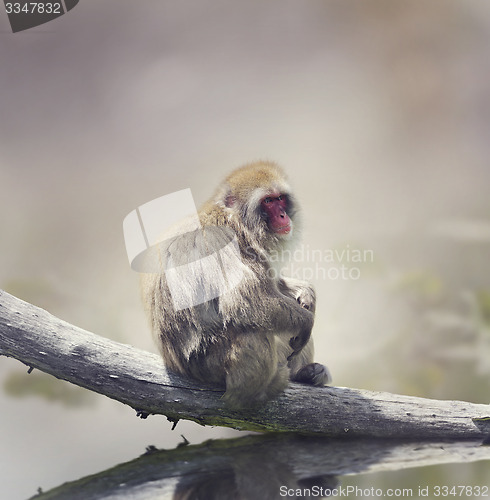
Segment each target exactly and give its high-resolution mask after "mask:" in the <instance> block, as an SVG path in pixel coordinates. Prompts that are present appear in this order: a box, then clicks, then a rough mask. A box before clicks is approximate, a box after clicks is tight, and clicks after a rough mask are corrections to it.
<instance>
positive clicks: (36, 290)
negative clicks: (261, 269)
mask: <svg viewBox="0 0 490 500" xmlns="http://www.w3.org/2000/svg"><path fill="white" fill-rule="evenodd" d="M0 37H1V38H0V40H1V43H0V64H1V72H0V109H1V117H2V120H1V123H0V203H1V207H2V215H1V216H0V242H1V246H0V252H1V254H0V256H1V267H0V287H1V288H3V289H5V290H7V291H8V292H10V293H12V294H14V295H16V296H18V297H20V298H22V299H24V300H26V301H28V302H31V303H33V304H35V305H37V306H40V307H42V308H45V309H47V310H48V311H50V312H51V313H53V314H55V315H56V316H58V317H61V318H62V319H64V320H66V321H69V322H71V323H74V324H75V325H77V326H80V327H82V328H85V329H87V330H90V331H92V332H95V333H97V334H100V335H103V336H107V337H110V338H112V339H115V340H118V341H121V342H124V343H129V344H132V345H134V346H137V347H139V348H143V349H147V350H151V351H154V352H156V349H155V348H154V346H153V344H152V340H151V336H150V332H149V329H148V326H147V323H146V319H145V317H144V315H143V311H142V307H141V304H140V300H139V291H138V276H137V274H136V273H135V272H133V271H132V270H131V269H130V267H129V263H128V260H127V256H126V252H125V247H124V239H123V232H122V221H123V219H124V217H125V216H126V215H127V214H128V213H129V212H131V211H132V210H133V209H134V208H136V207H137V206H139V205H141V204H143V203H145V202H147V201H150V200H152V199H154V198H157V197H159V196H162V195H165V194H168V193H171V192H174V191H177V190H180V189H183V188H187V187H189V188H191V189H192V192H193V195H194V199H195V200H196V203H197V204H198V205H199V204H201V203H202V202H204V201H205V200H206V199H207V198H208V197H209V196H210V195H211V194H212V192H213V190H214V188H215V186H216V184H217V183H218V182H219V181H220V180H221V178H222V177H223V176H224V175H225V174H227V173H228V172H229V171H230V170H231V169H233V168H235V167H238V166H240V165H242V164H244V163H247V162H250V161H253V160H258V159H269V160H273V161H277V162H278V163H280V164H281V165H282V166H283V167H284V168H285V169H286V170H287V172H288V174H289V177H290V179H291V183H292V184H293V186H295V188H296V192H297V197H298V198H299V200H300V202H301V205H302V212H303V219H304V231H303V236H302V240H303V244H304V246H303V247H302V248H303V249H304V250H305V249H306V251H305V253H304V257H303V259H302V262H294V266H295V267H298V268H300V269H301V268H303V269H308V270H309V271H308V272H310V275H309V277H311V280H312V281H313V282H314V284H315V286H316V288H317V293H318V307H317V317H316V318H317V319H316V323H315V329H314V337H315V341H316V351H317V353H316V358H317V361H319V362H322V363H325V364H327V365H328V366H329V368H330V370H331V372H332V374H333V378H334V384H335V385H340V386H352V387H358V388H365V389H372V390H381V391H383V390H386V391H391V392H398V393H403V394H409V395H415V396H421V397H428V398H440V399H461V400H468V401H473V402H480V403H488V402H489V401H488V395H489V392H490V275H489V271H490V262H489V256H490V253H489V250H490V196H489V194H490V192H489V191H490V189H489V186H490V165H489V163H488V158H489V157H490V141H489V140H488V139H489V131H490V54H489V51H490V4H489V3H488V2H487V1H486V0H466V1H465V2H460V1H456V0H433V1H431V2H425V1H422V0H412V1H411V2H393V1H392V0H369V1H357V2H345V1H342V0H329V1H325V0H304V1H302V2H297V1H292V0H267V1H264V0H248V1H247V2H228V1H225V0H199V1H197V0H192V1H191V0H180V1H179V2H171V1H161V0H145V1H144V2H135V1H130V0H104V1H95V0H83V1H82V2H80V3H79V5H77V7H76V8H75V9H73V10H72V11H70V12H69V13H68V14H67V15H65V16H62V17H60V18H58V19H57V20H55V21H52V22H50V23H48V24H46V25H42V26H40V27H38V28H35V29H32V30H29V31H25V32H20V33H16V34H12V33H11V31H10V27H9V24H8V19H7V16H6V14H5V12H2V13H0ZM314 251H315V252H314ZM320 254H321V255H323V257H322V258H320V257H319V255H320ZM342 269H344V271H342ZM294 272H296V271H294ZM26 372H27V368H26V367H25V366H24V365H22V364H21V363H19V362H17V361H15V360H12V359H8V358H0V402H1V408H2V411H1V412H0V443H1V448H0V471H1V472H0V476H2V477H1V479H2V489H3V490H5V491H6V492H7V495H6V496H5V498H12V499H14V500H15V499H20V498H26V497H28V496H30V495H33V494H35V492H36V490H37V488H38V487H42V488H43V489H44V490H47V489H49V488H51V487H54V486H56V485H58V484H60V483H62V482H64V481H68V480H72V479H77V478H79V477H82V476H84V475H87V474H89V473H94V472H98V471H99V470H102V469H104V468H107V467H110V466H112V465H114V464H117V463H119V462H123V461H126V460H130V459H131V458H134V457H135V456H137V455H138V454H141V453H143V452H144V450H145V447H146V446H148V445H155V446H158V447H163V448H173V447H174V446H176V444H177V443H178V442H179V441H181V440H182V438H181V434H184V435H185V437H186V438H187V439H188V440H189V441H191V442H192V443H198V442H200V441H202V440H204V439H208V438H217V437H224V436H234V435H238V434H239V433H238V432H234V431H231V430H223V429H218V428H216V429H212V428H202V427H199V426H198V425H195V424H193V423H190V422H180V423H179V425H178V426H177V429H176V430H175V431H173V432H171V431H170V428H171V424H170V423H169V422H167V421H166V419H165V418H164V417H157V416H153V417H150V418H149V419H147V420H146V421H145V420H140V419H137V418H136V416H135V413H134V411H133V410H132V409H130V408H127V407H124V406H123V405H121V404H119V403H116V402H113V401H111V400H109V399H107V398H104V397H102V396H97V395H95V394H92V393H88V392H87V391H85V390H83V389H79V388H77V387H75V386H72V385H70V384H68V383H64V382H61V381H58V380H56V379H54V378H52V377H49V376H48V375H44V374H42V373H40V372H37V371H34V372H33V373H32V374H31V375H29V376H28V375H27V373H26ZM454 470H455V469H454V467H453V468H451V467H449V466H446V468H441V469H440V470H438V472H437V474H436V476H434V477H437V478H438V479H437V480H438V481H439V484H440V483H441V481H444V480H448V478H454V477H456V476H455V472H454ZM458 471H459V472H458V474H457V478H458V480H460V483H461V484H477V483H478V481H480V483H481V482H482V481H483V479H482V478H484V477H486V476H485V474H486V473H487V472H488V465H487V471H486V472H485V470H484V468H483V466H482V464H481V463H480V464H473V465H466V466H459V468H458ZM393 474H394V473H390V474H389V475H388V476H386V475H383V474H379V475H377V476H376V478H375V477H374V476H370V477H367V476H366V477H365V478H364V484H365V485H368V486H369V487H370V486H372V485H374V483H375V481H376V482H377V483H376V484H389V483H390V482H391V483H395V484H397V485H398V484H401V483H400V480H399V478H397V477H396V476H394V475H393ZM407 474H408V475H407ZM431 474H432V475H434V474H435V473H434V470H432V472H430V471H424V470H421V469H414V470H413V471H409V472H406V471H405V472H404V478H405V479H404V481H406V482H407V483H409V482H413V483H414V484H415V483H418V484H422V485H425V484H426V483H427V481H428V477H429V476H430V475H431Z"/></svg>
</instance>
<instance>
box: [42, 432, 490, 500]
mask: <svg viewBox="0 0 490 500" xmlns="http://www.w3.org/2000/svg"><path fill="white" fill-rule="evenodd" d="M488 459H490V447H489V446H481V445H480V442H474V441H466V440H465V441H456V442H416V441H414V442H406V441H404V442H399V441H397V440H393V439H390V440H385V439H362V438H360V439H355V440H352V439H341V438H337V439H332V438H319V437H317V436H315V437H305V436H296V435H291V434H277V433H272V434H267V435H260V436H259V435H253V436H246V437H242V438H237V439H226V440H217V441H207V442H205V443H203V444H200V445H194V446H181V447H178V448H176V449H174V450H159V451H157V450H154V451H151V452H149V453H146V454H144V455H142V456H141V457H139V458H137V459H136V460H132V461H131V462H127V463H124V464H121V465H118V466H117V467H113V468H111V469H109V470H106V471H103V472H100V473H98V474H94V475H92V476H88V477H85V478H83V479H79V480H78V481H73V482H70V483H65V484H63V485H61V486H59V487H57V488H54V489H53V490H50V491H48V492H46V493H44V494H41V495H39V496H36V497H34V498H35V499H36V500H64V499H70V500H102V499H104V498H112V499H114V498H118V499H120V500H122V499H126V498H127V499H131V500H143V499H148V498H164V497H165V498H167V496H168V498H171V495H172V494H174V496H173V498H197V495H195V496H192V495H190V493H191V492H194V494H195V493H196V492H199V493H200V496H199V498H213V499H216V498H218V499H223V498H225V499H228V498H247V499H248V498H250V499H257V498H260V499H277V498H281V495H280V491H281V487H282V488H287V489H290V488H292V489H296V488H312V487H313V486H316V488H317V491H319V488H320V487H321V488H323V492H326V490H327V489H335V488H338V486H339V485H340V484H341V480H340V478H339V476H343V475H347V474H349V475H355V474H365V473H372V472H380V471H390V470H399V469H405V468H409V467H420V466H427V465H433V464H441V463H453V462H473V461H477V460H488ZM313 491H315V490H313ZM345 491H346V489H345V487H344V495H341V494H337V495H335V494H334V495H333V496H335V497H337V496H347V495H345ZM235 492H236V493H237V494H235ZM416 493H417V491H416V490H414V495H412V496H414V497H415V496H418V495H416ZM165 495H167V496H165ZM186 495H187V496H186ZM304 496H305V497H306V496H307V494H305V495H304ZM311 496H317V497H318V495H311ZM348 496H349V497H353V496H360V495H353V494H350V495H348ZM407 496H408V495H407ZM322 497H323V495H322ZM294 498H296V497H294Z"/></svg>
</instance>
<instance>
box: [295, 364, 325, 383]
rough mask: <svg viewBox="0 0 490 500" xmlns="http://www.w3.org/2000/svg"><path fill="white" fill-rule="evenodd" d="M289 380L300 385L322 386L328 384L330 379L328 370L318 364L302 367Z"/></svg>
mask: <svg viewBox="0 0 490 500" xmlns="http://www.w3.org/2000/svg"><path fill="white" fill-rule="evenodd" d="M291 380H292V381H293V382H300V383H301V384H311V385H316V386H322V385H326V384H328V383H330V382H331V381H332V377H331V375H330V372H329V371H328V368H327V367H326V366H325V365H321V364H320V363H310V364H308V365H305V366H303V367H302V368H301V369H300V370H299V371H298V372H297V373H295V374H294V375H293V376H292V377H291Z"/></svg>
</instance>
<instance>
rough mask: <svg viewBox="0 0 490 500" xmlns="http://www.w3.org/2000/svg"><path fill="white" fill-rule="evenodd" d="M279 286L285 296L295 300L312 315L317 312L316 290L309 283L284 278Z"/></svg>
mask: <svg viewBox="0 0 490 500" xmlns="http://www.w3.org/2000/svg"><path fill="white" fill-rule="evenodd" d="M278 286H279V290H281V292H282V293H283V294H284V295H287V296H288V297H291V298H293V299H295V300H296V302H298V304H299V305H300V306H301V307H303V308H304V309H307V310H308V311H311V312H312V313H314V312H315V305H316V294H315V289H314V288H313V287H312V286H311V285H310V284H309V283H307V282H306V281H301V280H297V279H295V278H286V277H282V278H281V280H280V281H279V283H278Z"/></svg>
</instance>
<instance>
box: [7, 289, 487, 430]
mask: <svg viewBox="0 0 490 500" xmlns="http://www.w3.org/2000/svg"><path fill="white" fill-rule="evenodd" d="M0 355H4V356H10V357H13V358H15V359H18V360H19V361H22V362H23V363H25V364H26V365H28V366H29V367H34V368H37V369H39V370H42V371H44V372H46V373H49V374H51V375H54V376H55V377H57V378H60V379H63V380H67V381H69V382H72V383H73V384H76V385H79V386H81V387H85V388H87V389H90V390H92V391H95V392H98V393H100V394H104V395H105V396H108V397H110V398H112V399H115V400H117V401H120V402H122V403H124V404H127V405H129V406H131V407H133V408H135V409H136V410H137V411H139V412H141V413H142V414H143V415H144V414H163V415H166V416H167V417H169V418H170V419H171V420H175V421H177V420H179V419H187V420H193V421H195V422H198V423H200V424H203V425H219V426H225V427H233V428H236V429H243V430H249V431H282V432H300V433H307V434H313V433H315V434H316V433H320V434H323V435H327V436H371V437H385V438H398V439H402V438H410V439H426V438H431V439H447V438H459V439H463V438H473V439H478V438H483V439H485V438H487V437H488V436H489V435H490V422H489V421H490V418H489V417H490V405H483V404H473V403H466V402H461V401H438V400H430V399H423V398H416V397H409V396H399V395H394V394H388V393H380V392H370V391H364V390H357V389H348V388H341V387H325V388H315V387H309V386H304V385H299V384H291V385H290V386H289V387H288V389H287V390H286V391H285V393H284V394H283V395H282V396H280V397H279V398H277V399H275V400H273V401H270V402H269V403H268V404H266V405H264V406H263V407H262V408H260V409H257V410H254V411H246V412H245V411H232V410H229V409H227V408H226V407H225V405H224V403H223V401H222V399H221V397H222V394H223V392H222V391H220V390H218V389H215V388H213V387H206V386H203V385H200V384H197V383H195V382H193V381H190V380H188V379H185V378H183V377H179V376H176V375H174V374H170V373H168V372H166V370H165V369H164V367H163V366H162V362H161V360H160V358H159V357H158V356H157V355H155V354H151V353H148V352H145V351H142V350H139V349H136V348H134V347H131V346H128V345H124V344H120V343H118V342H114V341H112V340H109V339H106V338H104V337H100V336H98V335H95V334H93V333H90V332H88V331H85V330H82V329H81V328H78V327H76V326H74V325H71V324H69V323H67V322H65V321H62V320H61V319H59V318H56V317H55V316H53V315H51V314H49V313H48V312H47V311H45V310H43V309H40V308H38V307H36V306H33V305H31V304H28V303H26V302H24V301H22V300H20V299H17V298H15V297H13V296H12V295H10V294H8V293H6V292H4V291H0Z"/></svg>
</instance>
